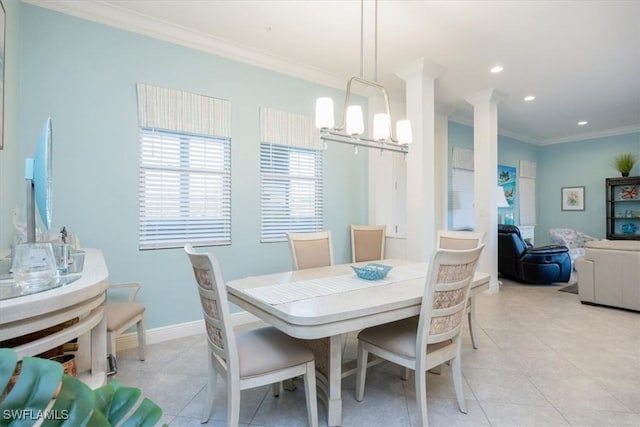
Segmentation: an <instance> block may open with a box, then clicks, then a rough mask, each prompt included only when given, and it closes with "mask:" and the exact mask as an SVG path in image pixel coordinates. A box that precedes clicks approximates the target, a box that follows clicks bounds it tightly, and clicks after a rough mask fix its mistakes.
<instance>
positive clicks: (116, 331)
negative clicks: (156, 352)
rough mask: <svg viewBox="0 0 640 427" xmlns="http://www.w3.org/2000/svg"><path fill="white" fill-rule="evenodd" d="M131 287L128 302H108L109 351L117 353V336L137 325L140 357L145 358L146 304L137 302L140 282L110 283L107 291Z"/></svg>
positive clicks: (106, 308)
mask: <svg viewBox="0 0 640 427" xmlns="http://www.w3.org/2000/svg"><path fill="white" fill-rule="evenodd" d="M126 288H129V289H130V292H129V298H128V300H127V301H126V302H107V303H106V304H105V316H106V318H107V353H111V354H113V355H115V354H116V338H117V337H118V336H119V335H121V334H122V333H123V332H124V331H126V330H127V329H129V328H130V327H132V326H133V325H136V329H137V333H138V357H139V358H140V360H144V349H145V346H146V331H145V326H144V315H145V306H144V305H142V304H140V303H138V302H135V298H136V295H137V294H138V291H139V290H140V283H138V282H130V283H118V284H113V285H109V287H108V289H107V291H109V290H115V289H126Z"/></svg>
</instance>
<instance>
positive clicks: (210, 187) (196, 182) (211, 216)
mask: <svg viewBox="0 0 640 427" xmlns="http://www.w3.org/2000/svg"><path fill="white" fill-rule="evenodd" d="M139 185H140V187H139V189H140V197H139V198H140V249H154V248H173V247H180V246H182V245H184V244H185V243H191V244H193V245H201V246H202V245H225V244H230V243H231V140H230V139H229V138H215V137H207V136H196V135H188V134H184V133H178V132H169V131H157V130H156V131H154V130H151V129H142V130H141V132H140V177H139Z"/></svg>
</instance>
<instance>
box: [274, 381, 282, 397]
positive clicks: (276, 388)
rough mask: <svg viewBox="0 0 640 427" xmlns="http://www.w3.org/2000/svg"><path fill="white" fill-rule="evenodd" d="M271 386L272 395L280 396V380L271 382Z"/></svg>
mask: <svg viewBox="0 0 640 427" xmlns="http://www.w3.org/2000/svg"><path fill="white" fill-rule="evenodd" d="M271 388H272V390H273V397H280V393H281V390H282V381H278V382H276V383H273V384H272V385H271Z"/></svg>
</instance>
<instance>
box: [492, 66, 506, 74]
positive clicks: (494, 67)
mask: <svg viewBox="0 0 640 427" xmlns="http://www.w3.org/2000/svg"><path fill="white" fill-rule="evenodd" d="M502 70H504V68H502V65H494V66H493V67H491V72H492V73H499V72H501V71H502Z"/></svg>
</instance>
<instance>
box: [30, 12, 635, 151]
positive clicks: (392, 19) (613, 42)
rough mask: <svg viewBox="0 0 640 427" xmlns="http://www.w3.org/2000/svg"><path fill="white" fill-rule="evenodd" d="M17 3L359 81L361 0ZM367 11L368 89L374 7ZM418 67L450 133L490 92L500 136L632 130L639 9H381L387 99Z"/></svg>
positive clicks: (308, 74) (535, 139) (555, 138)
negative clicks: (436, 71)
mask: <svg viewBox="0 0 640 427" xmlns="http://www.w3.org/2000/svg"><path fill="white" fill-rule="evenodd" d="M24 1H25V2H27V3H33V4H36V5H39V6H43V7H47V8H50V9H54V10H58V11H61V12H64V13H69V14H72V15H76V16H80V17H83V18H87V19H92V20H95V21H98V22H103V23H106V24H109V25H113V26H116V27H119V28H123V29H127V30H131V31H136V32H139V33H143V34H147V35H151V36H154V37H158V38H161V39H164V40H170V41H173V42H176V43H179V44H183V45H188V46H192V47H195V48H198V49H202V50H206V51H210V52H213V53H216V54H219V55H223V56H227V57H232V58H235V59H238V60H240V61H243V62H249V63H252V64H256V65H260V66H264V67H266V68H270V69H274V70H276V71H281V72H285V73H288V74H291V75H295V76H299V77H303V78H306V79H309V80H313V81H317V82H320V83H323V84H327V85H331V86H335V87H339V88H341V89H343V88H344V87H345V85H346V81H347V79H348V78H349V77H351V76H354V75H359V70H360V1H359V0H235V1H232V0H226V1H223V0H209V1H205V0H200V1H191V0H182V1H168V0H126V1H124V0H104V1H72V0H46V1H45V0H24ZM364 9H365V18H364V31H365V36H364V37H365V55H364V58H365V68H364V69H365V75H364V77H365V78H367V79H369V80H373V78H374V77H373V69H374V67H373V65H374V64H373V52H374V49H373V39H374V37H373V36H374V29H373V22H374V14H373V10H374V2H373V1H372V0H365V6H364ZM419 58H424V59H425V60H428V61H432V62H434V63H436V64H438V65H440V66H441V67H442V68H443V70H444V72H443V73H442V75H441V76H440V77H439V78H438V79H437V81H436V99H437V109H438V110H439V111H441V112H445V113H447V114H451V118H452V119H453V120H455V121H459V122H462V123H472V120H473V111H472V108H471V105H470V104H468V103H467V102H466V101H465V99H466V98H469V97H471V96H473V95H475V94H477V93H479V92H482V91H485V90H487V89H496V90H497V91H499V92H501V93H503V94H504V95H506V100H505V101H503V102H502V103H501V104H500V105H499V106H498V127H499V129H500V133H501V134H503V135H506V136H511V137H515V138H517V139H520V140H523V141H527V142H532V143H536V144H541V145H544V144H552V143H558V142H566V141H575V140H581V139H587V138H590V137H598V136H606V135H615V134H623V133H629V132H633V131H639V130H640V1H639V0H633V1H615V0H607V1H595V0H591V1H564V0H555V1H543V0H531V1H527V0H520V1H517V0H512V1H488V0H486V1H485V0H476V1H461V0H458V1H419V0H380V1H379V4H378V69H379V71H378V81H380V82H381V83H383V84H384V85H386V86H387V88H388V89H389V91H390V92H391V96H392V97H394V98H404V83H403V81H402V80H401V79H399V78H398V77H397V76H396V75H395V72H397V71H398V70H400V69H402V68H403V67H404V66H407V65H409V64H411V63H413V62H414V61H416V60H417V59H419ZM495 64H500V65H502V66H503V67H504V71H503V72H502V73H500V74H491V73H490V72H489V69H490V68H491V67H492V66H493V65H495ZM529 94H532V95H535V96H536V99H535V100H534V101H533V102H525V101H524V100H523V98H524V97H525V96H526V95H529ZM580 120H587V121H588V124H587V125H586V126H578V125H577V122H578V121H580Z"/></svg>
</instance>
